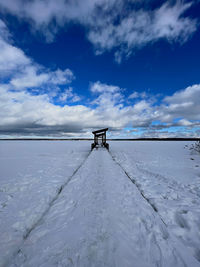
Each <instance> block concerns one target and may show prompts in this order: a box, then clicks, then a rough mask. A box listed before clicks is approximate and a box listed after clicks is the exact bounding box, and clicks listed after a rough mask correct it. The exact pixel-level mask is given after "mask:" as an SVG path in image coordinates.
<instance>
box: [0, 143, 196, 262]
mask: <svg viewBox="0 0 200 267" xmlns="http://www.w3.org/2000/svg"><path fill="white" fill-rule="evenodd" d="M90 143H91V142H88V141H54V142H51V141H1V142H0V266H24V267H27V266H31V267H35V266H46V267H51V266H80V267H82V266H85V267H90V266H95V267H96V266H108V267H114V266H118V267H126V266H127V267H128V266H131V267H134V266H135V267H148V266H149V267H151V266H152V267H153V266H166V267H171V266H172V267H174V266H188V267H190V266H191V267H193V266H200V155H199V154H197V153H194V152H192V151H191V150H189V147H190V145H191V144H192V142H160V141H159V142H150V141H148V142H147V141H146V142H141V141H140V142H139V141H137V142H124V141H123V142H117V141H113V142H109V144H110V152H108V151H107V150H105V149H103V148H100V149H98V150H96V149H94V150H93V151H92V152H91V153H90Z"/></svg>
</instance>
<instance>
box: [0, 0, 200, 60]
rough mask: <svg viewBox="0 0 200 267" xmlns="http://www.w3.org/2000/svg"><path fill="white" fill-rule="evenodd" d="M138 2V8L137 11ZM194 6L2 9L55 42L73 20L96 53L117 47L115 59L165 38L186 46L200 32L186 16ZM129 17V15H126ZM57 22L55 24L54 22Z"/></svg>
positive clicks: (64, 4) (6, 1) (100, 0)
mask: <svg viewBox="0 0 200 267" xmlns="http://www.w3.org/2000/svg"><path fill="white" fill-rule="evenodd" d="M134 3H137V5H136V6H137V9H136V8H134ZM191 3H192V2H190V3H184V2H182V1H177V2H176V3H175V4H169V2H168V1H167V2H165V3H164V4H162V5H161V6H160V7H158V8H157V9H153V10H149V9H148V8H147V6H148V5H149V1H148V3H147V4H146V2H145V1H131V4H132V8H129V6H128V5H129V4H130V2H129V1H123V0H92V1H91V0H85V1H82V0H77V1H71V0H70V1H65V0H57V1H54V0H44V1H41V0H34V1H31V2H30V1H23V0H15V2H13V1H12V0H1V2H0V7H2V9H3V10H6V11H7V12H10V13H12V14H14V15H16V16H18V17H20V18H23V19H27V20H29V21H30V22H31V25H33V27H34V29H35V30H37V31H42V32H43V34H44V35H46V38H47V39H48V41H52V39H53V37H54V35H55V34H56V33H57V31H58V30H59V28H60V27H63V26H64V25H65V24H67V23H70V22H71V21H73V22H76V23H80V24H82V25H83V26H85V27H86V29H87V32H88V39H89V40H90V42H91V43H92V44H93V45H94V47H95V51H96V54H100V53H103V52H104V51H106V50H112V49H113V48H116V49H117V51H116V52H115V60H116V61H117V62H118V63H120V62H121V60H122V58H123V56H124V55H125V56H126V57H128V56H130V54H131V53H132V51H133V50H135V49H138V48H141V47H143V46H144V45H146V44H148V43H152V42H156V41H157V40H159V39H166V40H167V41H169V42H173V41H176V42H180V43H183V42H185V41H187V39H188V38H189V37H190V36H191V35H192V33H193V32H194V31H195V30H196V29H197V21H196V20H195V19H192V18H190V17H188V16H183V15H184V12H185V11H186V10H188V9H189V8H190V6H191ZM124 14H126V15H124ZM53 21H54V22H56V23H52V22H53Z"/></svg>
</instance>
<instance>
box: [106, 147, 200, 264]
mask: <svg viewBox="0 0 200 267" xmlns="http://www.w3.org/2000/svg"><path fill="white" fill-rule="evenodd" d="M109 154H110V156H111V157H112V159H113V161H114V162H115V163H116V164H117V165H118V166H119V167H120V168H121V169H122V170H123V172H124V173H125V175H126V176H127V177H128V178H129V180H130V181H131V182H132V183H133V184H134V185H135V186H136V188H137V189H138V191H139V193H140V194H141V196H142V197H143V198H144V199H145V201H146V202H147V203H148V204H149V205H150V206H151V208H152V209H153V211H154V212H155V213H156V214H157V215H158V216H159V218H160V220H161V221H162V223H163V224H164V225H165V227H166V229H168V230H167V232H168V233H169V235H170V237H171V240H172V242H173V243H174V244H176V246H174V248H178V251H179V253H180V255H182V256H183V258H184V259H185V260H186V262H187V256H186V255H184V252H183V251H184V249H185V247H184V245H183V244H182V243H181V242H180V241H179V240H178V239H177V238H176V237H175V236H174V235H173V234H172V233H170V232H169V228H168V225H167V223H166V222H165V221H164V219H163V218H162V216H161V214H160V213H159V212H158V209H157V208H156V207H155V205H154V204H153V203H151V201H150V199H149V198H148V197H146V196H145V194H144V192H143V190H141V188H140V185H139V184H138V183H137V182H136V180H135V179H134V178H131V176H130V175H129V174H128V172H127V171H126V170H125V168H124V167H123V166H122V165H121V164H120V163H119V162H118V161H117V160H116V159H115V157H114V156H113V155H112V154H111V152H110V151H109ZM193 260H194V261H192V263H190V262H189V264H185V263H184V262H183V266H184V267H187V266H199V259H198V257H194V258H193ZM196 260H197V261H196Z"/></svg>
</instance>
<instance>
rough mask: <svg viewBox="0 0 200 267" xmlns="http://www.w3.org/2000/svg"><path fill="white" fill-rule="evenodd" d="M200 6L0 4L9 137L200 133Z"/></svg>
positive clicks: (0, 75)
mask: <svg viewBox="0 0 200 267" xmlns="http://www.w3.org/2000/svg"><path fill="white" fill-rule="evenodd" d="M199 12H200V3H199V1H153V0H151V1H148V2H147V1H137V0H131V1H122V0H109V1H108V0H94V1H90V0H86V1H84V3H83V1H81V0H78V1H65V0H58V1H53V0H44V1H41V0H35V1H25V0H16V1H14V2H13V1H12V0H0V91H1V94H0V107H1V108H0V113H1V118H2V120H1V123H0V135H1V136H56V137H90V136H91V135H90V132H91V130H93V129H96V128H100V127H109V128H110V130H111V131H110V137H128V138H129V137H130V138H131V137H173V136H178V137H197V136H199V133H200V130H199V129H200V114H199V110H200V101H199V100H200V80H199V71H200V67H199V60H200V52H199V46H200V38H199V36H200V29H199V15H198V14H199Z"/></svg>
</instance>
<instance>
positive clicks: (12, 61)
mask: <svg viewBox="0 0 200 267" xmlns="http://www.w3.org/2000/svg"><path fill="white" fill-rule="evenodd" d="M9 37H10V34H9V31H8V29H7V27H6V25H5V23H4V22H3V21H2V20H0V75H1V76H4V75H9V74H10V72H12V71H15V70H17V69H18V68H21V67H24V66H26V65H28V64H30V62H31V60H30V59H29V58H28V57H26V55H25V54H24V52H23V51H22V50H21V49H19V48H17V47H15V46H13V45H12V44H10V43H9Z"/></svg>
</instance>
